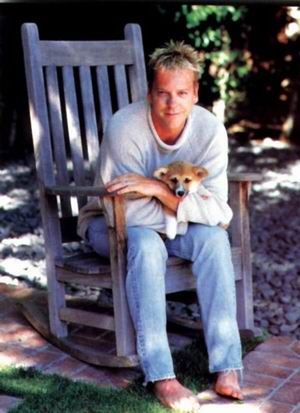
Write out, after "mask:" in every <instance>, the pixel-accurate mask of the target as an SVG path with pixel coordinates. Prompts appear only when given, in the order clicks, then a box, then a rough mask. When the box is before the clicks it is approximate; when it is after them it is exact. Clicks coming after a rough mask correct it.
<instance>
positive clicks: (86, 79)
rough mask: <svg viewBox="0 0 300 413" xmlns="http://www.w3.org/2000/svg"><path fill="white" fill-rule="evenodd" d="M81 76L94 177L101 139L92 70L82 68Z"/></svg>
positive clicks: (89, 155)
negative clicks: (99, 136) (98, 129)
mask: <svg viewBox="0 0 300 413" xmlns="http://www.w3.org/2000/svg"><path fill="white" fill-rule="evenodd" d="M79 76H80V88H81V96H82V106H83V116H84V123H85V137H86V142H87V150H88V159H89V164H90V168H91V171H92V175H93V176H94V174H95V164H96V159H97V155H98V152H99V139H98V131H97V122H96V112H95V103H94V95H93V86H92V78H91V71H90V68H89V67H88V66H80V68H79Z"/></svg>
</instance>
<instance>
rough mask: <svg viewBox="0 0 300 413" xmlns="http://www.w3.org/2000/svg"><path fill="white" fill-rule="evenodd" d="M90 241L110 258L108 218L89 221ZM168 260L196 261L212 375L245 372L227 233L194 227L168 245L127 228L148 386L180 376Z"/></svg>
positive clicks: (131, 291)
mask: <svg viewBox="0 0 300 413" xmlns="http://www.w3.org/2000/svg"><path fill="white" fill-rule="evenodd" d="M87 237H88V241H89V244H90V245H91V247H92V248H93V249H94V250H95V251H96V252H97V253H98V254H100V255H102V256H108V255H109V247H108V232H107V227H106V224H105V221H104V218H103V217H97V218H94V219H93V220H92V221H91V222H90V225H89V228H88V231H87ZM168 255H173V256H177V257H181V258H184V259H186V260H190V261H191V262H192V270H193V274H194V276H195V277H196V280H197V295H198V300H199V305H200V311H201V320H202V325H203V330H204V336H205V341H206V346H207V351H208V356H209V370H210V372H219V371H226V370H229V369H237V370H239V369H242V361H241V343H240V336H239V331H238V326H237V321H236V297H235V281H234V272H233V266H232V261H231V250H230V245H229V240H228V235H227V232H226V231H225V230H224V229H222V228H220V227H213V226H206V225H201V224H189V227H188V231H187V233H186V234H185V235H178V236H176V238H175V239H173V240H169V239H167V240H165V241H164V240H163V239H162V238H161V237H160V235H159V234H158V233H157V232H156V231H153V230H151V229H149V228H145V227H128V253H127V261H128V263H127V279H126V291H127V299H128V303H129V308H130V313H131V316H132V319H133V323H134V327H135V330H136V336H137V351H138V355H139V358H140V362H141V367H142V369H143V372H144V374H145V381H146V382H149V381H150V382H153V381H157V380H163V379H167V378H174V377H175V374H174V369H173V361H172V356H171V352H170V348H169V343H168V337H167V332H166V297H165V272H166V261H167V258H168Z"/></svg>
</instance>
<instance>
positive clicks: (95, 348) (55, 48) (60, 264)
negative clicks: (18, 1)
mask: <svg viewBox="0 0 300 413" xmlns="http://www.w3.org/2000/svg"><path fill="white" fill-rule="evenodd" d="M22 39H23V49H24V57H25V70H26V80H27V87H28V98H29V108H30V119H31V126H32V136H33V142H34V154H35V159H36V171H37V177H38V184H39V190H40V205H41V215H42V222H43V229H44V238H45V249H46V270H47V283H48V300H47V301H48V314H47V312H46V309H45V308H42V309H41V307H32V305H31V306H28V305H26V304H24V303H23V311H24V314H25V315H26V316H27V317H28V319H29V320H30V321H31V323H32V324H33V325H34V326H35V327H36V328H37V329H38V330H39V331H40V332H41V333H42V334H44V335H46V336H47V337H48V338H49V339H50V340H52V341H53V342H54V343H56V344H57V345H58V346H59V347H61V348H62V349H64V350H66V351H69V352H70V353H71V354H73V355H74V356H76V357H78V358H80V359H82V360H84V361H87V362H90V363H93V364H98V365H106V366H119V367H121V366H123V367H130V366H135V365H137V364H138V359H137V355H136V348H135V335H134V330H133V326H132V322H131V318H130V315H129V311H128V306H127V300H126V294H125V278H126V225H125V221H124V212H123V199H122V197H118V196H115V197H112V196H107V195H108V194H107V193H106V191H105V189H104V188H101V187H97V188H96V187H94V186H92V182H93V177H94V172H95V171H94V169H95V161H96V157H97V155H98V151H99V143H100V141H101V135H102V132H103V129H104V127H105V125H106V123H107V121H108V120H109V118H110V117H111V115H112V113H114V112H115V111H116V110H117V109H119V108H121V107H123V106H124V105H127V104H128V103H129V102H133V101H137V100H140V99H143V98H145V96H146V94H147V82H146V71H145V63H144V54H143V45H142V37H141V31H140V27H139V26H138V25H136V24H128V25H126V27H125V38H124V39H122V40H118V41H48V40H40V39H39V34H38V29H37V26H36V25H35V24H33V23H25V24H23V26H22ZM121 144H124V145H126V142H124V143H121ZM250 181H251V176H245V175H240V176H232V177H231V179H230V205H231V207H232V208H233V210H234V219H233V221H232V224H231V228H230V232H231V243H232V257H233V262H234V268H235V276H236V286H237V307H238V323H239V327H240V328H241V329H247V330H253V328H254V325H253V303H252V275H251V261H250V256H251V254H250V234H249V218H248V196H249V190H250ZM89 196H94V197H104V198H103V199H104V200H105V204H106V205H107V206H108V208H106V209H107V211H109V210H111V208H112V210H113V213H112V214H109V213H108V212H107V214H106V218H107V221H108V226H109V234H110V248H111V255H110V260H103V259H101V258H100V257H99V256H97V255H96V254H93V253H90V252H84V251H83V252H82V251H80V252H79V253H77V254H75V255H74V254H71V255H70V254H66V252H65V250H66V245H68V243H74V242H75V241H76V242H79V238H78V236H77V235H76V222H77V214H78V208H80V207H82V206H83V205H84V204H85V203H86V201H87V197H89ZM74 200H75V201H76V202H74ZM71 245H73V244H71ZM68 284H79V285H82V286H84V287H87V286H90V287H98V288H100V289H101V288H105V289H107V288H108V289H111V290H112V295H113V315H111V314H109V312H107V311H105V312H104V313H103V312H100V311H99V307H98V306H95V305H94V304H91V305H89V304H85V306H84V307H82V306H79V307H78V306H76V305H74V303H72V300H69V299H67V298H66V291H65V290H66V288H65V287H66V286H67V285H68ZM194 288H195V285H194V280H193V277H192V275H191V270H190V263H189V262H186V261H183V260H181V259H178V258H175V257H171V258H170V259H169V265H168V270H167V275H166V290H167V293H176V292H180V291H185V290H191V289H194ZM48 320H49V323H48ZM48 324H49V325H48ZM74 325H75V326H86V327H87V330H86V331H87V332H86V334H85V335H83V336H81V337H80V338H78V337H77V336H76V334H75V333H74V331H76V329H74ZM77 328H80V327H77ZM98 329H99V330H98ZM95 330H96V331H98V333H97V334H96V333H95ZM91 331H92V334H91ZM112 335H113V337H114V340H113V341H112V337H111V336H112ZM95 336H99V337H101V339H100V340H98V341H95ZM108 338H109V339H108ZM112 342H113V345H112V344H111V343H112Z"/></svg>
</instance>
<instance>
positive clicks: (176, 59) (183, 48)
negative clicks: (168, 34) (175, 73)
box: [148, 40, 200, 87]
mask: <svg viewBox="0 0 300 413" xmlns="http://www.w3.org/2000/svg"><path fill="white" fill-rule="evenodd" d="M199 61H200V59H199V54H198V52H197V51H196V50H195V49H194V48H193V47H192V46H190V45H189V44H186V43H184V42H178V41H177V42H174V41H173V40H171V41H170V42H169V43H166V44H165V47H162V48H157V49H155V50H154V52H153V53H152V54H151V55H150V59H149V63H148V70H149V76H148V79H149V86H150V87H151V86H152V83H153V80H154V76H155V72H156V71H157V70H158V69H167V70H175V69H190V70H192V71H193V72H195V81H197V80H198V78H199Z"/></svg>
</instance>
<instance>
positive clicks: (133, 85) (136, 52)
mask: <svg viewBox="0 0 300 413" xmlns="http://www.w3.org/2000/svg"><path fill="white" fill-rule="evenodd" d="M125 38H126V39H127V40H130V41H131V42H132V44H133V57H134V64H133V65H130V66H129V68H128V73H129V80H130V82H129V83H130V92H131V100H132V101H133V102H136V101H138V100H141V99H144V98H145V97H146V96H147V78H146V67H145V57H144V49H143V40H142V33H141V29H140V26H139V25H138V24H127V25H126V26H125Z"/></svg>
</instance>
